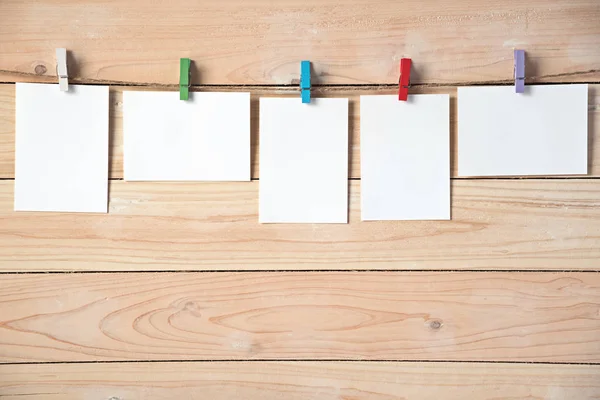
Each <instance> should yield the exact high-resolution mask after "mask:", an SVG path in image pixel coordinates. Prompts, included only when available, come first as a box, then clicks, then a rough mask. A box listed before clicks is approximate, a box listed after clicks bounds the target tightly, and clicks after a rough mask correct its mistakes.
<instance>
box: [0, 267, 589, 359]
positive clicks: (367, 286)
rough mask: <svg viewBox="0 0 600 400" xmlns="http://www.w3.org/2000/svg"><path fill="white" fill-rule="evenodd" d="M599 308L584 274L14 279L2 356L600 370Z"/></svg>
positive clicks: (3, 286) (8, 286)
mask: <svg viewBox="0 0 600 400" xmlns="http://www.w3.org/2000/svg"><path fill="white" fill-rule="evenodd" d="M57 288H60V290H57ZM599 310H600V274H590V273H584V272H580V273H575V272H571V273H542V272H531V273H518V272H514V273H510V274H509V273H503V272H489V273H488V272H480V273H477V272H463V273H460V272H430V273H423V272H362V273H359V272H279V273H269V272H266V273H260V272H251V273H242V272H239V273H153V274H148V273H133V274H131V273H112V274H51V275H47V274H27V275H19V274H15V275H12V274H8V275H0V318H1V323H0V337H1V338H2V339H1V340H2V346H0V362H6V363H10V362H23V361H27V362H41V361H94V360H116V361H122V360H234V359H239V360H247V359H258V360H265V359H273V360H283V359H290V360H294V359H307V360H316V359H328V360H337V359H349V360H442V361H444V360H464V361H528V362H529V361H535V362H540V361H543V362H595V363H598V362H600V313H599V312H598V311H599Z"/></svg>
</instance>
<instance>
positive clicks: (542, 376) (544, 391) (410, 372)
mask: <svg viewBox="0 0 600 400" xmlns="http://www.w3.org/2000/svg"><path fill="white" fill-rule="evenodd" d="M2 396H6V397H7V398H10V399H14V400H20V399H23V400H36V399H39V400H58V399H60V400H87V399H107V400H110V399H113V400H117V399H119V400H121V399H122V400H137V399H139V400H141V399H144V400H151V399H211V400H231V399H261V400H281V399H287V400H306V399H311V400H340V399H353V400H359V399H370V400H392V399H405V400H424V399H431V400H433V399H444V400H464V399H478V400H485V399H488V400H498V399H531V400H534V399H540V400H542V399H544V400H545V399H548V400H570V399H577V400H586V399H589V400H592V399H598V398H600V368H599V367H598V366H595V365H519V364H468V363H466V364H462V363H461V364H455V363H373V362H346V363H344V362H300V363H299V362H258V363H257V362H251V363H250V362H224V363H186V362H178V363H150V364H135V363H134V364H67V365H64V364H62V365H43V364H42V365H0V397H2Z"/></svg>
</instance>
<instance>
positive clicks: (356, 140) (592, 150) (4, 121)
mask: <svg viewBox="0 0 600 400" xmlns="http://www.w3.org/2000/svg"><path fill="white" fill-rule="evenodd" d="M123 90H140V88H135V87H112V88H111V92H110V134H111V141H110V177H111V178H116V179H122V178H123ZM210 90H221V91H222V90H240V91H247V90H249V89H247V88H239V87H238V88H235V89H234V88H218V87H213V88H211V89H210ZM250 92H251V93H252V110H251V117H252V121H251V129H252V132H251V134H252V177H253V178H258V177H259V165H258V159H259V156H258V151H259V149H258V142H259V120H258V114H259V113H258V99H259V98H260V97H261V96H274V95H279V96H284V95H290V93H291V92H292V90H291V89H290V88H283V87H279V88H269V89H267V88H262V89H251V90H250ZM396 93H397V89H395V88H385V87H382V88H375V87H372V88H370V89H369V88H367V89H365V88H362V89H360V90H358V89H356V88H348V87H346V88H343V87H342V88H335V87H329V88H321V89H319V90H317V91H315V93H314V95H322V96H327V97H329V96H346V97H349V98H350V123H349V130H350V133H349V134H350V154H349V158H348V161H349V168H350V169H349V176H350V177H352V178H360V130H359V129H360V101H359V98H360V95H374V94H396ZM411 93H448V94H450V95H451V100H450V101H451V110H450V111H451V112H450V116H449V117H450V127H451V128H450V129H451V149H452V155H451V157H450V160H451V171H452V176H453V177H456V176H457V157H458V154H457V148H458V146H457V143H458V134H457V129H456V118H455V116H456V88H455V87H438V88H430V89H423V88H421V89H419V88H417V89H414V90H411ZM14 96H15V89H14V85H8V84H5V85H0V178H14V174H15V169H14V163H15V125H14V123H15V122H14V121H15V118H14V114H15V110H14ZM588 107H589V114H588V131H589V134H588V135H589V144H588V146H589V151H588V174H589V175H588V176H600V85H590V86H589V105H588ZM482 134H483V133H482Z"/></svg>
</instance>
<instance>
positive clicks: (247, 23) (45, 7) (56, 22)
mask: <svg viewBox="0 0 600 400" xmlns="http://www.w3.org/2000/svg"><path fill="white" fill-rule="evenodd" d="M0 15H2V16H3V21H2V22H3V23H2V25H1V26H0V37H1V38H2V58H1V59H0V79H2V80H4V81H11V82H14V81H15V80H22V79H27V80H38V81H39V80H46V81H47V80H48V79H49V76H52V75H55V67H54V66H55V60H54V49H55V48H57V47H66V48H67V49H69V50H70V51H72V53H71V54H70V56H71V57H70V65H69V74H70V76H71V79H80V80H83V81H85V82H88V83H90V82H96V83H98V82H100V83H102V82H106V81H112V82H114V81H117V82H140V83H157V84H176V83H177V82H178V81H179V76H178V74H179V67H178V66H179V58H181V57H189V58H191V59H192V60H194V62H195V64H194V71H193V74H192V78H193V83H194V84H198V83H203V84H290V83H293V82H294V81H295V80H296V81H297V79H298V78H299V68H300V65H299V61H300V60H303V59H309V60H311V61H312V62H313V68H314V71H313V83H314V84H356V83H394V82H397V81H398V64H399V60H400V58H401V57H412V58H413V60H414V70H413V73H412V82H413V83H460V82H490V81H498V80H506V81H507V82H508V81H510V79H511V77H512V75H513V53H512V50H513V48H515V47H522V48H525V49H526V51H527V60H528V62H527V79H528V80H529V81H546V82H548V81H550V82H558V81H569V82H574V81H581V80H584V81H594V80H595V81H598V78H599V76H600V64H599V60H600V46H598V37H600V24H598V20H600V7H599V6H598V1H597V0H553V1H552V2H547V1H542V0H491V1H485V2H473V1H469V0H452V1H451V0H444V1H430V2H423V1H421V0H406V1H397V0H378V1H376V2H373V1H365V0H347V1H345V2H344V3H343V4H341V3H340V2H339V1H338V0H288V1H283V2H282V1H279V2H269V1H263V0H243V1H242V0H237V1H222V0H205V1H202V2H197V3H196V2H189V1H186V0H172V1H169V2H148V1H144V0H133V1H127V2H119V1H104V2H101V3H98V4H96V3H93V4H85V3H78V2H57V1H56V0H38V1H36V2H23V1H21V0H3V1H1V2H0Z"/></svg>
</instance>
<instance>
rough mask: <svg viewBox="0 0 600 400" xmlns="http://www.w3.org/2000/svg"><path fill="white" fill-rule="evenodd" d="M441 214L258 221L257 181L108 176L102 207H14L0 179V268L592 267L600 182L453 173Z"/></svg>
mask: <svg viewBox="0 0 600 400" xmlns="http://www.w3.org/2000/svg"><path fill="white" fill-rule="evenodd" d="M452 196H453V197H452V221H372V222H360V210H359V207H360V182H359V181H351V183H350V223H349V224H314V225H313V224H274V225H273V224H266V225H265V224H259V223H258V215H257V212H258V182H257V181H254V182H241V183H160V184H157V183H141V182H136V183H134V182H123V181H113V182H111V185H110V205H109V209H110V211H109V214H108V215H106V214H96V215H90V214H76V213H75V214H57V213H28V212H13V211H12V210H13V181H1V182H0V270H2V271H70V270H88V271H89V270H91V271H115V270H117V271H125V270H127V271H128V270H146V271H149V270H154V271H157V270H158V271H160V270H231V269H233V270H281V269H289V270H311V269H484V270H487V269H520V270H524V269H528V270H530V269H558V270H564V269H568V270H574V269H578V270H579V269H580V270H600V262H599V261H598V260H600V181H598V180H596V179H584V180H577V179H562V180H547V179H541V180H460V181H453V185H452Z"/></svg>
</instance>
